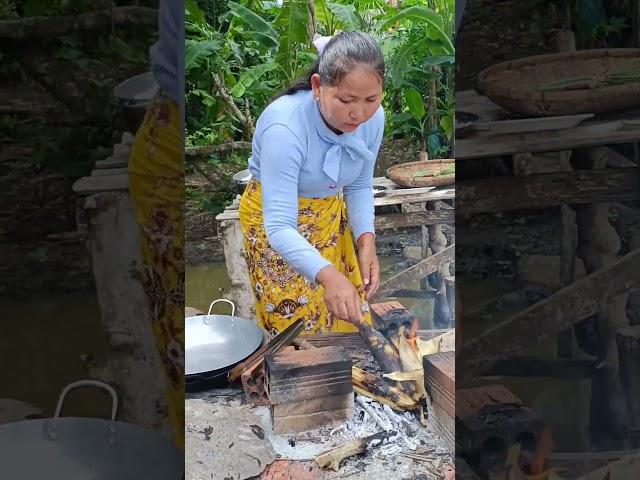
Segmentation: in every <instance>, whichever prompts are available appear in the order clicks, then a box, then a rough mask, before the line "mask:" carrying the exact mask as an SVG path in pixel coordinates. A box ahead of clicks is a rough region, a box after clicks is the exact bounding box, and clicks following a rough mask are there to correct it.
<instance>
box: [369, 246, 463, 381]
mask: <svg viewBox="0 0 640 480" xmlns="http://www.w3.org/2000/svg"><path fill="white" fill-rule="evenodd" d="M454 257H455V245H450V246H448V247H447V248H445V249H444V250H442V251H441V252H438V253H436V254H435V255H432V256H430V257H427V258H425V259H424V260H422V261H421V262H419V263H417V264H416V265H414V266H413V267H411V268H408V269H407V270H405V271H404V272H400V273H398V274H397V275H394V276H393V277H391V278H390V279H389V280H387V281H386V282H383V283H382V284H381V285H380V288H379V289H378V292H377V293H376V295H375V298H374V300H378V299H382V298H384V297H386V296H388V295H389V294H390V293H391V292H393V291H395V290H398V289H400V288H402V287H404V286H406V285H409V284H411V283H413V282H415V281H416V280H420V279H421V278H424V277H426V276H427V275H430V274H432V273H434V272H436V271H437V270H438V269H439V268H440V267H441V266H442V265H444V264H446V263H449V262H451V261H453V259H454ZM386 373H391V372H386Z"/></svg>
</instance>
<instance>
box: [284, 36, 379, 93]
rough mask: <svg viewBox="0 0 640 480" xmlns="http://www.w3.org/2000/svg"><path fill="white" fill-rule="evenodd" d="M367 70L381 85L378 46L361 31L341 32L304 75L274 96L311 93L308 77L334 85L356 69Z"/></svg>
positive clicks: (327, 45)
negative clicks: (302, 91) (304, 91)
mask: <svg viewBox="0 0 640 480" xmlns="http://www.w3.org/2000/svg"><path fill="white" fill-rule="evenodd" d="M358 66H363V67H365V68H369V69H370V70H371V71H372V72H373V73H375V74H376V75H377V76H378V78H379V79H380V83H383V82H384V56H383V55H382V50H381V49H380V46H379V45H378V43H377V42H376V41H375V40H374V39H373V37H371V36H370V35H368V34H366V33H363V32H341V33H338V34H337V35H335V36H334V37H333V38H332V39H331V40H329V42H327V44H326V45H325V47H324V49H323V50H322V53H321V54H320V56H319V57H318V60H316V62H315V63H314V64H313V65H312V66H311V68H309V70H308V71H307V72H306V74H305V75H304V76H303V77H302V78H300V79H299V80H296V81H295V82H293V84H292V85H291V86H290V87H289V88H287V89H286V90H285V91H284V92H282V93H280V94H279V95H277V96H276V97H275V98H274V100H275V99H276V98H278V97H281V96H282V95H293V94H295V93H297V92H299V91H301V90H311V77H312V76H313V75H314V74H315V73H317V74H319V75H320V83H321V84H323V85H330V86H336V85H338V83H340V81H341V80H342V79H343V78H344V77H345V76H346V75H347V74H348V73H350V72H352V71H353V70H354V69H355V68H356V67H358Z"/></svg>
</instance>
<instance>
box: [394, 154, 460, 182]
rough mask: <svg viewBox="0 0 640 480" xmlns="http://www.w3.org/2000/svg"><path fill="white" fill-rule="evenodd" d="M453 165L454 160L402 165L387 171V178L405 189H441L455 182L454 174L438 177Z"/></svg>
mask: <svg viewBox="0 0 640 480" xmlns="http://www.w3.org/2000/svg"><path fill="white" fill-rule="evenodd" d="M454 165H455V160H449V159H447V160H426V161H420V162H410V163H402V164H400V165H395V166H393V167H391V168H389V169H388V170H387V178H389V179H390V180H392V181H393V182H394V183H397V184H398V185H400V186H401V187H405V188H418V187H442V186H444V185H452V184H454V183H455V182H456V174H455V173H452V174H451V175H439V173H440V172H441V171H442V170H444V169H448V168H451V167H452V166H454Z"/></svg>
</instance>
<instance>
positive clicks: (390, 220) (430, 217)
mask: <svg viewBox="0 0 640 480" xmlns="http://www.w3.org/2000/svg"><path fill="white" fill-rule="evenodd" d="M455 220H456V215H455V211H454V210H453V209H448V210H430V211H428V212H427V211H425V212H408V213H388V214H385V215H376V219H375V227H376V230H388V229H390V228H402V227H415V226H418V225H440V224H443V223H448V224H453V223H455Z"/></svg>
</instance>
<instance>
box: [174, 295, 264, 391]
mask: <svg viewBox="0 0 640 480" xmlns="http://www.w3.org/2000/svg"><path fill="white" fill-rule="evenodd" d="M218 302H226V303H228V304H230V305H231V315H211V309H212V308H213V306H214V305H215V304H216V303H218ZM235 310H236V306H235V304H234V303H233V302H232V301H230V300H227V299H226V298H219V299H217V300H214V301H213V302H211V305H209V311H208V313H207V315H196V316H193V317H187V318H186V319H185V321H184V326H185V383H186V389H187V391H194V390H202V389H205V388H212V387H216V386H220V385H222V384H225V383H226V379H227V373H228V372H229V370H231V369H232V368H233V367H235V366H236V365H237V364H239V363H240V362H242V361H243V360H245V359H246V358H247V357H249V356H250V355H251V354H252V353H253V352H255V351H256V350H257V349H258V348H260V346H261V345H262V342H263V340H264V332H263V330H262V329H261V328H260V327H258V325H256V323H255V322H253V321H251V320H247V319H245V318H241V317H236V316H235Z"/></svg>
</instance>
